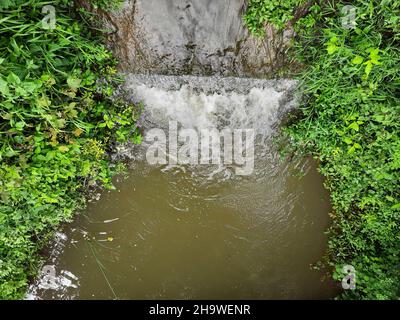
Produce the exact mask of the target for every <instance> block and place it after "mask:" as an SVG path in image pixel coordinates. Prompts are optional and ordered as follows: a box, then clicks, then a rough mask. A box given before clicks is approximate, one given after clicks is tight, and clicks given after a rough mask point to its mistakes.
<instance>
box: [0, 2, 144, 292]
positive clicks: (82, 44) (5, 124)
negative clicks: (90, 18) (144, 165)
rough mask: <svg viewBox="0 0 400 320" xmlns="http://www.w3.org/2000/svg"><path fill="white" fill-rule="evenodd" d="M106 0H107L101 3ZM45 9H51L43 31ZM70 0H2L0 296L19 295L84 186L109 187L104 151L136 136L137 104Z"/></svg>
mask: <svg viewBox="0 0 400 320" xmlns="http://www.w3.org/2000/svg"><path fill="white" fill-rule="evenodd" d="M102 3H103V4H104V3H105V1H102ZM44 5H52V6H54V7H55V9H56V27H55V29H44V28H43V25H42V19H43V17H44V16H45V14H43V13H42V7H43V6H44ZM83 14H85V13H84V12H83V11H82V10H81V9H78V8H76V7H75V6H74V4H73V2H72V1H69V0H50V1H40V0H28V1H25V0H24V1H20V0H13V1H12V0H6V1H2V3H1V4H0V133H1V136H0V161H1V164H0V298H2V299H10V298H20V297H22V295H23V294H24V291H25V288H26V286H27V283H28V280H29V277H31V276H33V275H35V274H36V273H37V268H38V265H39V264H38V261H39V257H38V252H39V250H40V249H41V248H42V247H43V245H44V244H45V243H46V241H47V240H48V238H49V236H51V234H52V232H53V231H54V230H55V228H57V227H58V226H59V225H60V223H61V222H63V221H67V220H69V219H71V217H72V216H73V213H74V212H75V211H76V210H77V209H79V208H81V207H82V206H84V203H85V201H84V196H83V195H82V191H83V190H85V189H87V186H89V185H93V184H102V185H103V186H105V187H109V188H110V187H112V184H111V177H112V175H113V174H114V173H115V172H116V171H118V169H120V166H116V167H115V168H111V166H110V161H109V157H108V151H109V148H110V145H111V143H112V142H113V141H126V140H127V139H130V138H133V139H134V140H135V141H139V140H140V139H138V137H139V133H138V132H137V129H136V127H135V119H136V116H137V111H138V110H137V109H136V108H135V107H134V106H133V105H126V104H125V103H123V102H122V101H120V100H119V99H117V98H115V97H114V95H113V92H114V88H115V86H116V85H117V84H118V83H119V82H120V81H121V79H119V78H118V77H117V76H116V70H115V65H116V62H115V61H114V59H113V58H112V56H111V54H110V53H109V52H108V51H107V50H106V48H105V47H104V46H103V45H102V44H101V42H100V38H99V35H97V34H95V33H94V32H93V31H92V29H91V28H90V27H89V26H88V25H86V24H84V23H83V22H81V20H79V19H78V18H79V16H80V15H83Z"/></svg>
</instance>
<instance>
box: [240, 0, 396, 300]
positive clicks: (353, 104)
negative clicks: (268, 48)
mask: <svg viewBox="0 0 400 320" xmlns="http://www.w3.org/2000/svg"><path fill="white" fill-rule="evenodd" d="M289 2H290V3H291V4H298V3H300V2H302V1H269V0H264V1H256V0H251V1H250V5H249V9H248V13H247V15H246V17H245V21H246V22H247V24H248V25H249V28H250V29H251V30H256V31H255V33H256V34H262V31H259V28H260V27H262V25H263V23H264V22H265V21H269V22H271V23H272V24H274V25H275V26H276V27H277V28H278V29H281V28H282V27H283V26H284V24H285V22H287V21H288V19H290V18H291V17H294V16H295V14H294V13H293V12H294V11H295V10H294V9H293V6H289V5H287V4H289ZM276 3H282V5H280V6H275V4H276ZM283 3H285V5H283ZM346 4H351V5H353V6H354V7H356V20H355V21H356V27H355V28H350V29H347V28H344V27H343V26H342V8H343V6H344V5H346ZM308 6H309V10H308V11H307V12H306V13H305V15H303V16H302V17H300V16H299V17H297V19H295V21H293V20H292V21H291V24H292V25H293V26H294V28H295V30H296V32H297V36H296V39H295V43H294V46H293V50H292V52H293V54H294V56H295V58H296V59H297V61H300V62H301V63H302V64H303V69H302V71H301V73H300V74H299V76H298V78H299V79H300V81H301V82H300V83H301V85H300V87H301V90H302V91H303V92H304V101H303V103H302V105H301V108H300V114H299V115H297V117H296V118H295V119H293V122H292V123H291V124H290V125H288V127H287V128H286V132H287V134H288V135H289V137H290V141H291V146H292V147H293V148H294V150H297V151H299V152H303V153H305V154H312V155H314V157H315V158H317V159H318V160H319V163H320V171H321V173H322V174H323V175H324V176H325V177H326V186H327V188H328V189H329V190H330V192H331V200H332V205H333V213H332V226H331V227H330V229H329V235H330V240H329V248H328V254H327V256H328V259H327V261H326V264H327V265H330V266H332V268H333V277H334V278H335V279H337V280H339V281H340V280H341V279H342V277H343V273H342V266H343V265H345V264H347V265H353V266H354V267H355V269H356V289H355V290H346V291H344V292H343V293H342V294H341V296H340V297H341V298H345V299H398V298H399V297H400V190H399V178H400V170H399V169H400V140H399V135H400V131H399V129H400V123H399V119H400V92H399V91H400V90H399V88H400V77H399V76H400V68H399V65H400V48H399V42H398V41H399V38H400V30H399V28H400V2H399V1H396V0H356V1H351V3H349V2H347V1H320V2H319V1H310V2H309V3H308Z"/></svg>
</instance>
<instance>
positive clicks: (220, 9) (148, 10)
mask: <svg viewBox="0 0 400 320" xmlns="http://www.w3.org/2000/svg"><path fill="white" fill-rule="evenodd" d="M246 3H247V1H246V0H127V1H125V2H124V5H123V7H122V9H121V10H119V11H118V12H114V13H104V19H105V21H106V25H107V27H108V28H109V29H110V30H111V32H110V34H109V37H108V41H109V44H110V47H111V49H112V50H113V51H114V53H115V55H116V57H117V58H118V59H119V61H120V69H121V70H122V71H124V72H135V73H158V74H167V75H177V74H194V75H211V74H217V75H224V76H227V75H229V76H251V77H257V76H265V75H267V76H268V75H270V76H272V74H273V72H274V70H276V69H277V68H278V67H279V66H280V65H282V63H284V52H285V43H287V42H288V39H290V35H289V33H288V32H286V33H284V34H278V33H277V32H275V31H274V30H273V29H272V28H271V27H268V26H267V36H266V37H265V38H264V39H259V38H256V37H253V36H250V35H249V31H248V30H247V28H246V27H245V25H244V23H243V18H242V16H243V13H244V11H245V9H246ZM288 35H289V36H288Z"/></svg>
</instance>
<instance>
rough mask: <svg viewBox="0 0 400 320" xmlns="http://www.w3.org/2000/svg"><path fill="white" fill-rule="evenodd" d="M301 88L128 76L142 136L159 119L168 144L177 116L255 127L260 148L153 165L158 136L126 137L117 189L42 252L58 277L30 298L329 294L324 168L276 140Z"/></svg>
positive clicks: (186, 123) (199, 124) (189, 123)
mask: <svg viewBox="0 0 400 320" xmlns="http://www.w3.org/2000/svg"><path fill="white" fill-rule="evenodd" d="M295 87H296V83H295V82H293V81H288V80H280V81H264V80H252V79H238V78H218V77H204V78H202V77H191V76H184V77H172V76H171V77H168V76H140V75H131V76H129V77H128V81H127V85H126V90H127V91H128V92H129V95H131V96H132V97H134V100H139V101H143V102H144V105H145V109H144V113H143V117H142V119H141V121H140V125H141V126H142V128H143V132H144V136H145V137H146V133H148V132H150V130H151V129H154V128H158V129H159V130H162V131H163V132H165V134H166V136H167V140H168V141H167V142H172V140H171V141H170V140H169V136H170V134H171V132H170V131H169V130H170V128H171V123H175V122H176V124H177V126H178V128H179V129H194V130H195V131H194V132H195V133H199V136H200V132H201V130H203V129H207V128H208V129H211V128H212V129H215V130H220V131H221V130H223V129H230V130H234V129H252V130H254V133H255V135H254V136H255V146H254V157H253V158H252V157H251V154H252V153H251V151H252V148H251V147H250V148H244V147H243V150H242V151H243V154H245V153H246V155H247V153H249V154H250V156H249V158H248V161H249V162H248V163H247V164H243V163H242V164H240V163H236V162H235V161H231V162H229V161H225V157H227V158H229V157H228V156H226V154H225V153H224V157H223V158H222V157H221V161H219V163H214V164H208V165H207V164H196V163H191V164H182V163H180V162H179V161H175V162H174V161H172V160H174V159H173V157H172V158H168V157H166V160H167V163H166V164H154V165H151V164H149V162H148V158H147V157H146V153H147V151H148V150H149V146H151V145H152V144H153V143H154V142H153V141H151V140H145V141H144V142H143V144H142V145H141V146H120V147H119V148H117V149H118V152H117V153H116V154H115V155H114V156H115V157H116V158H119V157H125V158H128V159H129V160H128V161H127V162H128V164H129V168H130V169H129V175H128V178H123V177H118V178H116V179H115V187H116V190H113V191H103V192H101V194H99V199H98V200H97V201H92V202H90V203H89V205H88V207H87V209H86V210H85V211H84V212H82V213H81V214H80V215H79V216H78V217H77V218H76V220H75V221H74V222H73V223H71V224H68V225H65V226H64V228H63V230H61V232H59V233H58V235H57V236H56V238H55V239H54V241H53V244H52V245H51V246H50V247H49V248H48V250H47V255H48V259H47V261H46V265H48V268H50V269H51V270H53V272H55V275H54V276H55V277H53V278H52V279H50V280H52V281H53V284H54V287H51V288H49V287H43V283H44V280H48V277H47V278H46V276H45V275H42V276H40V277H38V278H37V279H36V280H35V281H34V283H33V284H32V285H31V287H30V289H29V293H28V298H33V299H48V298H57V299H95V298H98V299H114V298H118V299H167V298H170V299H196V298H197V299H199V298H203V299H250V298H252V299H265V298H274V299H280V298H289V299H292V298H302V299H317V298H318V299H321V298H330V297H332V296H333V295H334V293H335V289H334V288H333V286H332V284H331V283H329V281H322V280H323V278H324V274H323V273H322V271H316V270H312V268H311V267H310V265H311V264H313V263H315V262H317V261H318V260H319V259H321V257H322V255H323V253H324V251H325V248H326V236H325V235H324V231H325V230H326V228H327V227H328V225H329V216H328V213H329V210H330V205H329V200H328V199H329V198H328V194H327V192H326V191H325V190H324V188H323V181H322V177H321V176H320V175H319V174H318V173H317V171H316V167H315V163H314V162H313V161H312V160H311V159H304V160H289V159H287V158H282V157H281V156H280V155H279V154H278V152H277V147H276V146H275V144H274V143H273V141H274V136H275V133H277V132H278V131H279V122H280V121H281V119H282V117H283V115H284V114H285V113H287V112H288V111H289V110H290V109H292V108H293V107H295V105H296V97H295V96H294V95H293V91H294V89H295ZM132 99H133V98H132ZM199 139H200V138H199ZM243 142H244V141H243ZM177 144H178V146H181V145H182V143H179V142H178V143H177ZM224 146H225V145H224ZM196 147H198V145H196ZM169 148H170V146H169ZM167 150H169V149H167ZM199 153H200V152H199ZM175 160H176V159H175ZM252 161H254V164H253V166H252V167H251V166H250V169H251V170H247V171H246V174H238V172H240V171H238V170H237V169H239V168H242V167H243V166H246V165H248V164H249V163H250V164H251V163H253V162H252ZM176 162H178V163H176Z"/></svg>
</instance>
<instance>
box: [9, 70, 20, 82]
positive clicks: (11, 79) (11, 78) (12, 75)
mask: <svg viewBox="0 0 400 320" xmlns="http://www.w3.org/2000/svg"><path fill="white" fill-rule="evenodd" d="M7 81H8V83H11V84H20V83H21V79H20V78H19V77H18V76H17V75H16V74H15V73H14V72H10V73H9V74H8V76H7Z"/></svg>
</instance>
